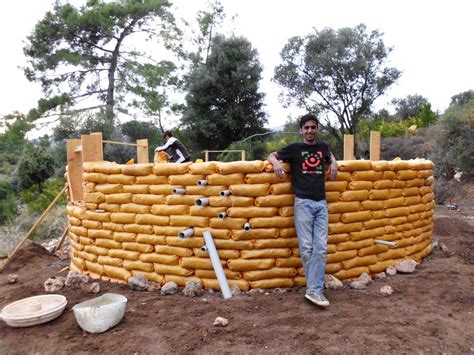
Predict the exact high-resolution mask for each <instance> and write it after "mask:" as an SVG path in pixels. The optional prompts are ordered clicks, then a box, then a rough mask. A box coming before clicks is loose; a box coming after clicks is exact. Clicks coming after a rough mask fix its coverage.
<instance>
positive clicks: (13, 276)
mask: <svg viewBox="0 0 474 355" xmlns="http://www.w3.org/2000/svg"><path fill="white" fill-rule="evenodd" d="M17 280H18V274H10V275H8V283H9V284H14V283H15V282H17Z"/></svg>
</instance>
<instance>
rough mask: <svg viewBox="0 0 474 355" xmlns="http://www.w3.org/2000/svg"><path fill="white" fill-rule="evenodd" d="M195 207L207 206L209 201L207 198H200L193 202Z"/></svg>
mask: <svg viewBox="0 0 474 355" xmlns="http://www.w3.org/2000/svg"><path fill="white" fill-rule="evenodd" d="M194 203H195V204H196V206H207V205H208V204H209V199H208V198H207V197H201V198H198V199H196V201H194Z"/></svg>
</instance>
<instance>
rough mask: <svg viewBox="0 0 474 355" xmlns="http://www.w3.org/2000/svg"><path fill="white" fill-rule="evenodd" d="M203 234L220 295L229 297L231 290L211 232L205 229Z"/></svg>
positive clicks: (225, 297)
mask: <svg viewBox="0 0 474 355" xmlns="http://www.w3.org/2000/svg"><path fill="white" fill-rule="evenodd" d="M203 234H204V241H205V242H206V246H207V251H208V252H209V257H210V258H211V262H212V267H213V268H214V272H215V273H216V276H217V281H219V286H220V287H221V291H222V296H223V297H224V299H228V298H231V297H232V292H230V287H229V283H228V282H227V278H226V277H225V273H224V269H223V268H222V264H221V260H220V258H219V255H218V254H217V249H216V246H215V244H214V240H213V239H212V235H211V232H209V231H205V232H204V233H203Z"/></svg>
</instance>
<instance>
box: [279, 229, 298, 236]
mask: <svg viewBox="0 0 474 355" xmlns="http://www.w3.org/2000/svg"><path fill="white" fill-rule="evenodd" d="M278 236H279V237H280V238H294V237H296V229H295V227H289V228H280V233H279V235H278Z"/></svg>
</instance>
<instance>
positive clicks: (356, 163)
mask: <svg viewBox="0 0 474 355" xmlns="http://www.w3.org/2000/svg"><path fill="white" fill-rule="evenodd" d="M371 167H372V163H371V161H370V160H339V161H338V162H337V168H338V170H339V171H350V172H352V171H360V170H370V169H371Z"/></svg>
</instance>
